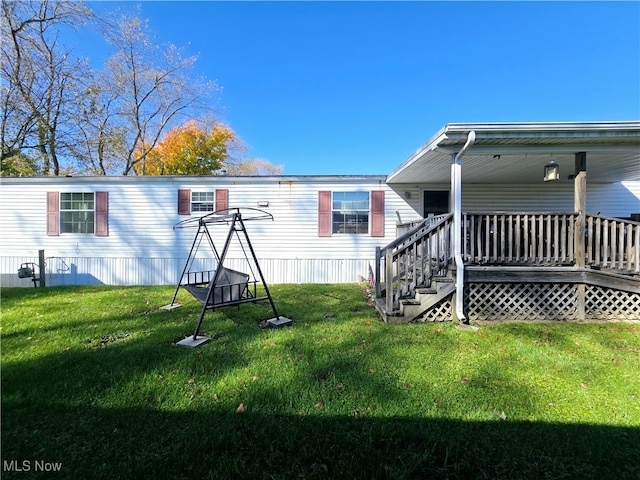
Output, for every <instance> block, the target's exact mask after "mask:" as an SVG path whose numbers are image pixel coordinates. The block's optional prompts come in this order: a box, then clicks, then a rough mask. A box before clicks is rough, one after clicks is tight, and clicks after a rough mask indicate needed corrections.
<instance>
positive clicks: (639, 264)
mask: <svg viewBox="0 0 640 480" xmlns="http://www.w3.org/2000/svg"><path fill="white" fill-rule="evenodd" d="M578 218H579V217H578V213H575V212H560V213H556V212H553V213H552V212H472V213H463V214H462V239H463V241H462V258H463V261H464V263H465V264H467V265H487V266H490V265H496V266H498V265H514V266H516V265H522V266H540V267H543V266H572V265H580V263H581V262H577V259H579V258H580V257H578V255H584V257H582V258H584V265H585V266H586V267H591V268H597V269H607V270H613V271H615V272H618V273H625V274H640V222H634V221H631V220H625V219H620V218H611V217H603V216H600V215H586V218H585V228H584V231H582V232H579V230H578ZM452 230H453V222H452V215H451V214H449V215H440V216H438V217H430V218H428V219H425V220H424V221H422V222H421V223H419V224H418V225H417V226H416V227H414V228H413V229H411V230H410V231H408V232H407V233H405V234H404V235H402V236H400V237H399V238H397V239H396V240H395V241H393V242H391V243H390V244H389V245H387V246H386V247H383V248H378V249H376V272H375V275H376V297H377V298H381V297H382V296H384V297H385V305H386V310H387V311H393V310H395V309H397V308H398V305H399V301H400V299H402V298H403V297H407V296H409V295H411V294H412V293H413V291H414V290H415V288H417V287H420V286H429V285H430V283H431V278H432V277H433V276H440V275H445V274H446V273H447V269H448V267H449V264H450V263H451V253H452V252H451V232H452ZM576 235H584V236H585V242H584V251H583V253H581V254H579V253H577V252H576V245H580V244H581V242H576V238H577V237H576ZM580 249H582V247H581V248H580ZM381 274H382V275H381ZM379 279H383V280H384V281H383V282H380V281H379Z"/></svg>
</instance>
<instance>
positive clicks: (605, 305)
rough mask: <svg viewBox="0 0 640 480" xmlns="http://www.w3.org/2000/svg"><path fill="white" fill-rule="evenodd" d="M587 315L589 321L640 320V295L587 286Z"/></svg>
mask: <svg viewBox="0 0 640 480" xmlns="http://www.w3.org/2000/svg"><path fill="white" fill-rule="evenodd" d="M586 291H587V293H586V297H587V298H586V301H585V314H586V316H587V319H589V320H621V319H623V320H640V294H637V293H631V292H621V291H619V290H612V289H610V288H603V287H596V286H593V285H587V289H586Z"/></svg>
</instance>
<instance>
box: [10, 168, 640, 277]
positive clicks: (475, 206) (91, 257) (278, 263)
mask: <svg viewBox="0 0 640 480" xmlns="http://www.w3.org/2000/svg"><path fill="white" fill-rule="evenodd" d="M393 187H394V190H392V189H391V188H390V187H389V186H387V185H386V184H385V183H384V177H376V176H362V177H356V176H354V177H350V176H345V177H315V176H314V177H287V176H274V177H72V178H66V177H58V178H55V177H47V178H20V179H15V178H3V179H2V185H1V187H0V224H1V225H2V228H1V229H0V251H1V252H2V253H1V254H0V255H1V256H0V275H1V277H0V281H1V283H2V285H3V286H11V285H22V286H30V287H32V284H31V283H30V282H29V281H24V280H19V279H18V275H17V271H18V268H19V266H20V263H24V262H33V261H35V262H37V259H38V250H40V249H44V250H45V255H46V257H47V274H48V277H49V278H50V279H51V281H50V282H49V283H48V284H49V285H59V284H91V283H93V284H108V285H151V284H165V285H166V284H169V285H170V284H175V283H176V282H177V280H178V276H179V275H180V272H181V271H182V268H183V267H184V262H185V261H186V258H187V255H188V252H189V248H190V247H191V244H192V242H193V238H194V236H195V233H196V232H195V230H193V229H178V230H174V229H173V226H174V225H175V224H176V223H178V222H180V221H181V220H184V218H185V217H184V216H182V215H179V214H178V212H177V209H176V199H177V192H178V190H180V189H190V190H191V191H192V192H204V191H211V192H215V191H216V190H221V189H225V190H228V195H229V208H234V207H251V208H262V209H264V210H266V211H268V212H269V213H271V214H272V215H273V217H274V220H273V221H254V222H247V224H246V226H247V231H248V233H249V237H250V239H251V242H252V245H253V247H254V249H255V252H256V255H257V256H258V258H259V260H260V266H261V268H262V270H263V273H264V275H265V277H266V279H267V281H268V282H270V283H309V282H311V283H314V282H315V283H331V282H355V281H357V280H358V277H359V276H363V277H365V278H366V276H367V272H368V266H369V265H372V266H373V265H374V257H375V248H376V247H377V246H380V247H381V246H384V245H386V244H388V243H389V242H391V241H392V240H394V239H395V234H396V222H397V219H398V216H399V217H400V218H401V220H402V222H410V221H415V220H418V219H419V218H420V215H419V214H418V212H421V211H422V205H421V198H420V197H421V192H422V190H424V189H437V188H434V186H433V185H424V186H421V185H393ZM439 187H444V188H445V189H446V187H447V186H446V185H439ZM53 191H56V192H61V194H62V193H69V192H108V194H109V236H108V237H100V236H97V235H60V236H47V235H46V232H47V228H46V227H47V192H53ZM319 191H334V192H372V191H383V192H384V193H385V198H384V222H385V223H384V225H385V229H384V237H377V238H376V237H371V236H370V235H334V236H331V237H319V236H318V192H319ZM369 198H371V194H370V197H369ZM266 203H268V205H269V206H268V207H259V205H264V204H266ZM370 206H371V205H370ZM463 210H465V211H491V210H519V211H572V210H573V185H572V184H567V185H562V184H553V185H552V184H544V183H542V182H540V183H539V184H536V185H517V186H510V185H463ZM587 210H588V212H589V213H598V212H599V213H600V214H601V215H606V216H614V217H628V216H629V215H630V214H631V213H640V182H625V183H615V184H587ZM396 212H397V214H396ZM195 215H196V216H197V214H195ZM212 233H213V236H214V242H215V243H216V245H217V246H221V245H222V244H223V242H224V240H225V239H226V236H227V233H228V230H227V228H225V226H223V225H221V226H220V227H215V229H214V230H213V232H212ZM204 253H206V252H204V251H203V254H204ZM227 258H228V259H229V266H230V267H231V268H234V269H236V270H243V268H244V267H243V265H242V261H243V258H244V254H243V252H242V250H241V249H240V248H239V247H237V246H235V245H234V246H232V248H231V249H230V251H229V254H228V256H227Z"/></svg>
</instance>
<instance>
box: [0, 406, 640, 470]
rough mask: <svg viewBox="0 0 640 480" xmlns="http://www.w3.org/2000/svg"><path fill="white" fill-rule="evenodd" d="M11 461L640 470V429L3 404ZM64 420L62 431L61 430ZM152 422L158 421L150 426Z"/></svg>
mask: <svg viewBox="0 0 640 480" xmlns="http://www.w3.org/2000/svg"><path fill="white" fill-rule="evenodd" d="M2 416H3V452H2V453H3V469H4V471H3V478H5V479H6V478H25V477H24V474H23V473H19V472H11V471H8V470H10V469H9V468H7V465H8V464H7V462H10V461H12V460H17V461H19V464H20V465H22V461H23V460H29V461H30V462H31V472H30V476H29V477H30V478H40V477H41V478H45V477H48V478H50V476H51V473H45V472H36V471H35V470H34V469H35V461H36V460H40V461H47V462H59V463H60V464H61V465H62V470H61V472H59V473H58V474H56V476H55V478H95V479H101V478H112V479H118V478H122V479H130V478H171V479H182V478H215V479H227V478H228V479H238V478H282V479H289V478H362V479H372V478H390V479H401V478H420V479H423V478H438V479H440V478H442V479H448V478H492V479H495V478H508V479H518V478H522V479H529V478H580V479H585V478H593V479H601V478H616V479H637V478H638V464H637V459H638V453H639V452H638V444H639V442H640V432H639V431H638V430H637V429H632V428H619V427H617V428H614V427H606V426H590V425H563V424H543V423H524V422H501V423H495V422H486V423H482V422H461V421H455V420H435V419H411V418H387V419H381V418H377V419H372V418H367V419H365V418H339V417H335V418H327V417H313V416H277V415H275V416H265V415H259V414H252V413H245V414H243V415H239V414H235V413H223V412H218V411H193V412H191V413H189V414H185V413H171V412H160V411H153V410H151V409H99V408H91V407H81V408H66V407H62V406H59V407H56V406H51V407H50V408H49V409H48V410H46V411H42V412H40V414H36V412H34V411H30V410H29V409H18V410H13V409H9V410H8V409H5V408H3V413H2ZM61 425H64V428H60V426H61ZM150 425H152V426H153V428H149V426H150Z"/></svg>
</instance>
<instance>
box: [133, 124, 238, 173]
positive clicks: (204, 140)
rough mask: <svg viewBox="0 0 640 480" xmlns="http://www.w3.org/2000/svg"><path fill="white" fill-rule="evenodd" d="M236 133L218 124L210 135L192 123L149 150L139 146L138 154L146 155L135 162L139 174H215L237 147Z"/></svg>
mask: <svg viewBox="0 0 640 480" xmlns="http://www.w3.org/2000/svg"><path fill="white" fill-rule="evenodd" d="M238 142H239V140H238V139H237V137H236V134H235V132H234V131H233V130H232V129H231V128H230V127H228V126H227V125H224V124H223V123H220V122H215V123H214V125H213V127H212V128H211V130H210V131H209V132H207V131H206V129H205V128H203V127H202V126H201V125H199V124H198V122H196V121H194V120H191V121H188V122H187V123H185V124H184V125H182V126H179V127H175V128H173V129H172V130H170V131H169V132H168V133H167V135H166V136H165V137H164V138H163V139H162V140H160V141H159V142H158V143H157V144H156V145H155V146H154V147H153V148H151V149H150V150H149V149H147V148H145V145H144V144H140V145H139V146H138V148H136V151H137V152H136V153H138V152H139V153H140V154H141V155H140V156H143V155H142V152H147V153H146V155H144V156H143V158H141V159H140V161H138V162H136V163H135V166H134V168H135V171H136V173H137V174H138V175H213V174H214V173H215V172H216V171H217V170H219V169H220V168H221V167H222V166H223V164H224V162H225V161H227V159H228V158H229V156H230V154H231V153H232V152H233V151H234V149H236V148H237V147H238Z"/></svg>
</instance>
